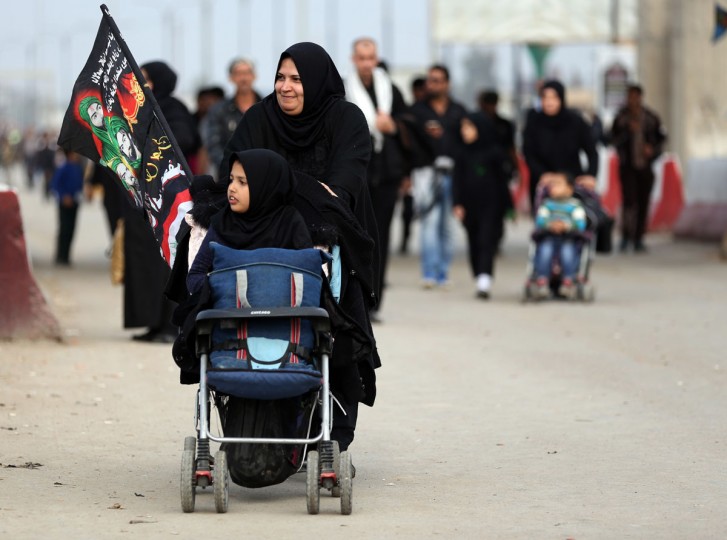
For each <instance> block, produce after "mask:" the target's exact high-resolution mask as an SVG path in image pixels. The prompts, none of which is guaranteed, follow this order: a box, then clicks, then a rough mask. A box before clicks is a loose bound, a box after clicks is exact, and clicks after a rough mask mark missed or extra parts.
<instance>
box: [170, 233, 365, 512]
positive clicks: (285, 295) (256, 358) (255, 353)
mask: <svg viewBox="0 0 727 540" xmlns="http://www.w3.org/2000/svg"><path fill="white" fill-rule="evenodd" d="M211 247H212V250H213V253H214V264H213V268H214V271H212V272H211V273H210V274H209V275H208V286H209V294H210V302H211V305H212V309H207V310H204V311H201V312H199V313H198V314H197V317H196V333H197V339H196V353H197V356H198V357H199V370H200V382H199V391H198V394H197V405H196V417H195V424H196V430H197V437H187V438H185V441H184V451H183V453H182V466H181V485H180V490H181V501H182V510H183V511H184V512H193V511H194V507H195V497H196V492H197V488H201V489H203V490H204V489H205V488H207V487H212V490H213V492H214V501H215V509H216V510H217V512H220V513H222V512H226V511H227V507H228V492H229V482H230V478H231V479H232V481H233V482H235V483H236V484H239V485H242V486H245V487H263V486H267V485H272V484H276V483H280V482H282V481H284V480H285V479H287V478H288V477H289V476H291V475H292V474H294V473H296V472H298V471H300V470H301V469H303V468H304V459H305V472H306V502H307V509H308V513H309V514H317V513H318V512H319V507H320V489H321V488H324V489H327V490H329V491H330V492H331V493H332V495H333V496H334V497H340V507H341V513H342V514H350V513H351V511H352V505H351V498H352V478H353V469H352V464H351V456H350V454H349V453H348V452H346V451H344V452H339V450H338V444H337V442H336V441H332V440H331V438H330V431H331V422H332V413H331V408H332V395H331V393H330V387H329V356H330V353H331V348H332V339H331V331H330V323H329V316H328V313H327V311H326V310H325V309H323V308H321V307H319V306H320V298H321V289H322V286H323V280H324V279H325V278H324V277H323V272H322V264H328V265H330V264H331V260H330V259H331V257H330V256H329V255H328V254H327V253H324V252H323V251H320V250H318V249H303V250H286V249H275V248H265V249H257V250H252V251H238V250H233V249H230V248H227V247H224V246H222V245H219V244H216V243H212V244H211ZM329 273H330V272H329ZM212 404H214V407H215V408H216V409H217V412H218V413H219V416H220V420H221V424H222V430H223V435H221V436H220V435H215V434H212V433H211V432H210V412H211V409H212ZM318 409H320V412H318ZM316 418H319V419H320V429H319V430H318V433H317V434H315V433H314V434H311V426H312V425H313V422H314V419H316ZM210 441H213V442H217V443H221V446H220V449H219V450H218V451H217V452H215V454H214V456H213V455H212V454H211V451H210ZM309 445H310V446H313V445H316V448H317V449H310V450H308V451H307V457H306V450H307V449H308V446H309Z"/></svg>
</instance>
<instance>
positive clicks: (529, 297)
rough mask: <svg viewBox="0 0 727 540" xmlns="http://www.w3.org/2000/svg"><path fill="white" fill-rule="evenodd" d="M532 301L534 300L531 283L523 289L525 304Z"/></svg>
mask: <svg viewBox="0 0 727 540" xmlns="http://www.w3.org/2000/svg"><path fill="white" fill-rule="evenodd" d="M532 299H533V292H532V290H531V288H530V283H528V284H526V285H525V287H524V288H523V302H529V301H530V300H532Z"/></svg>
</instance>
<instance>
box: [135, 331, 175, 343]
mask: <svg viewBox="0 0 727 540" xmlns="http://www.w3.org/2000/svg"><path fill="white" fill-rule="evenodd" d="M131 339H133V340H134V341H143V342H145V343H174V340H175V339H177V335H176V334H174V333H172V332H162V331H160V330H149V331H148V332H146V333H145V334H138V335H136V336H131Z"/></svg>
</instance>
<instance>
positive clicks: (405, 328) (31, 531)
mask: <svg viewBox="0 0 727 540" xmlns="http://www.w3.org/2000/svg"><path fill="white" fill-rule="evenodd" d="M20 196H21V204H22V211H23V216H24V220H25V228H26V238H27V241H28V243H29V246H30V255H31V259H32V263H33V268H34V273H35V276H36V278H37V280H38V282H39V283H40V285H41V287H42V288H43V290H44V292H45V294H46V296H47V298H48V301H49V303H50V305H51V308H52V310H53V311H54V313H55V314H56V315H57V317H58V318H59V320H60V321H61V324H62V327H63V330H64V335H65V340H64V343H55V342H43V341H41V342H27V341H26V342H23V341H21V342H0V359H1V361H0V387H1V388H2V390H1V391H0V464H1V465H0V537H2V538H18V539H25V538H74V539H106V538H143V539H148V538H169V537H180V538H193V537H194V538H202V537H214V538H233V537H240V536H243V537H246V538H300V539H303V538H321V537H331V535H335V536H333V537H345V538H352V539H358V538H507V539H521V538H522V539H534V538H538V539H540V538H546V539H547V538H552V539H566V538H576V539H585V538H588V539H592V538H599V539H600V538H603V539H611V538H638V539H642V538H647V539H650V538H658V539H662V538H666V539H671V538H674V539H681V538H715V539H718V538H724V537H726V536H727V519H725V513H724V501H725V500H727V473H726V471H727V467H726V465H727V460H726V459H725V458H726V451H727V424H726V423H725V418H726V413H725V411H726V410H727V392H725V390H726V389H727V379H726V375H725V370H727V359H726V356H725V349H726V348H727V338H726V337H725V327H726V326H727V309H725V308H726V306H727V287H725V277H726V276H727V265H725V263H723V262H720V260H719V258H718V256H717V246H714V245H710V244H699V243H691V242H678V241H674V240H673V239H671V238H670V237H669V236H668V235H652V236H651V237H649V241H650V244H649V245H650V252H649V253H648V254H645V255H633V254H627V255H621V254H614V255H610V256H608V257H601V258H599V259H597V261H596V263H595V265H594V268H593V280H594V282H595V284H596V286H597V298H596V301H595V302H594V303H592V304H582V303H566V302H558V301H552V302H546V303H541V304H537V305H534V304H528V305H524V304H522V303H521V302H520V299H521V295H522V284H523V280H524V271H525V257H526V248H527V243H526V238H527V234H528V232H529V229H530V224H529V223H528V222H527V220H522V221H520V222H519V223H516V224H511V225H510V226H509V227H508V234H507V240H506V243H505V246H504V249H503V253H502V255H501V257H500V258H499V259H498V262H497V271H496V280H495V284H494V288H493V297H492V299H491V300H489V301H482V300H478V299H476V298H475V296H474V288H473V282H472V280H471V277H470V275H469V271H468V268H467V266H466V262H465V257H464V252H463V250H462V237H461V231H460V236H459V237H458V246H459V247H458V251H457V258H456V261H455V265H454V268H453V286H452V288H451V289H450V290H447V291H444V290H432V291H425V290H422V289H421V288H420V286H419V274H418V260H417V257H416V255H415V254H413V255H409V256H407V257H405V256H400V255H396V254H394V255H392V258H391V267H390V273H389V277H388V283H389V288H388V290H387V297H386V301H385V305H384V307H383V310H382V312H381V315H382V318H383V319H384V322H383V324H381V325H377V326H376V328H375V329H376V336H377V339H378V346H379V351H380V354H381V356H382V359H383V364H384V365H383V367H382V368H381V369H380V370H379V371H378V398H377V403H376V405H375V407H373V408H366V407H362V409H361V414H360V417H359V427H358V430H357V437H356V441H355V442H354V444H353V445H352V447H351V452H352V454H353V460H354V464H355V465H356V468H357V476H356V478H355V480H354V491H353V497H354V502H353V514H352V515H351V516H341V515H340V514H339V513H338V504H337V503H338V501H337V500H336V499H332V498H328V497H324V496H322V500H321V514H320V515H318V516H309V515H307V513H306V504H305V480H304V476H303V475H296V476H294V477H292V478H290V479H289V480H288V481H286V482H285V483H283V484H281V485H279V486H274V487H271V488H264V489H259V490H249V489H244V488H242V487H239V486H232V488H231V491H230V502H229V512H228V513H227V514H216V513H215V511H214V502H213V496H212V494H211V493H209V492H208V493H201V494H198V496H197V507H196V508H197V509H196V512H195V513H194V514H183V513H182V511H181V508H180V495H179V475H180V472H179V469H180V458H181V451H182V445H183V439H184V437H185V436H187V435H192V434H194V427H193V413H194V392H195V389H194V387H188V386H186V387H185V386H181V385H179V384H178V383H177V374H176V371H175V366H174V364H173V362H172V360H171V356H170V354H169V350H170V348H169V346H166V345H151V344H148V345H147V344H139V343H135V342H132V341H131V339H130V336H131V335H132V334H133V333H134V331H130V330H123V329H122V327H121V326H122V323H121V321H122V303H121V300H122V289H121V288H120V287H115V286H113V285H111V282H110V278H109V269H108V266H109V261H108V259H107V258H106V257H105V255H104V251H105V250H106V248H107V247H108V244H109V239H108V231H107V229H106V224H105V222H104V219H103V216H102V212H101V205H100V202H99V201H96V202H94V203H92V204H88V205H85V206H84V207H83V208H82V210H81V213H80V222H79V226H78V233H77V238H76V241H75V244H74V248H73V260H74V266H73V268H71V269H57V268H55V267H53V265H52V264H51V261H52V256H53V243H54V237H55V220H56V215H55V209H54V206H53V205H52V204H51V203H47V202H45V201H43V200H42V199H41V197H40V195H39V194H38V193H36V192H31V193H28V192H26V191H24V190H22V189H21V191H20ZM392 243H393V244H394V245H396V244H397V243H398V242H396V241H394V242H392ZM208 491H210V490H208Z"/></svg>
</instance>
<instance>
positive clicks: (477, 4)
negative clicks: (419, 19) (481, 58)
mask: <svg viewBox="0 0 727 540" xmlns="http://www.w3.org/2000/svg"><path fill="white" fill-rule="evenodd" d="M431 1H432V14H431V15H432V24H433V37H434V40H435V41H437V42H439V43H470V44H488V43H539V44H543V45H552V44H555V43H578V42H591V43H593V42H633V41H635V40H636V37H637V32H638V17H637V7H638V0H587V1H586V0H507V1H506V2H494V1H492V0H431Z"/></svg>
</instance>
